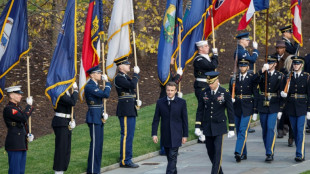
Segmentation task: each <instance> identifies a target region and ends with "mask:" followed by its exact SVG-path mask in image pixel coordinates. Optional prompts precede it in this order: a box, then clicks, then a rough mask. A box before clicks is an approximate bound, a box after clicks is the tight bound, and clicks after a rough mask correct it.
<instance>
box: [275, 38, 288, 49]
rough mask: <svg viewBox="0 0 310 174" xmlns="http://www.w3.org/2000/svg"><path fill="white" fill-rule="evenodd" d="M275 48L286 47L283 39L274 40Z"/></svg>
mask: <svg viewBox="0 0 310 174" xmlns="http://www.w3.org/2000/svg"><path fill="white" fill-rule="evenodd" d="M276 48H286V45H285V41H284V40H278V41H277V42H276Z"/></svg>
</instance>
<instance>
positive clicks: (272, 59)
mask: <svg viewBox="0 0 310 174" xmlns="http://www.w3.org/2000/svg"><path fill="white" fill-rule="evenodd" d="M267 63H268V64H273V63H278V58H277V57H276V56H275V55H268V56H267Z"/></svg>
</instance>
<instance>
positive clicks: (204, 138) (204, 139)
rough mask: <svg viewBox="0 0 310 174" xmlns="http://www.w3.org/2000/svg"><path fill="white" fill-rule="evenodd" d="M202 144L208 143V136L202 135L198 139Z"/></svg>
mask: <svg viewBox="0 0 310 174" xmlns="http://www.w3.org/2000/svg"><path fill="white" fill-rule="evenodd" d="M198 139H199V140H200V141H201V142H204V141H206V136H205V135H204V134H201V135H200V136H199V138H198Z"/></svg>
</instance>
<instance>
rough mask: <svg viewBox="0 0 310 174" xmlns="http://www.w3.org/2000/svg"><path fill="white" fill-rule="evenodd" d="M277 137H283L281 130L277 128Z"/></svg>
mask: <svg viewBox="0 0 310 174" xmlns="http://www.w3.org/2000/svg"><path fill="white" fill-rule="evenodd" d="M277 138H283V130H278V136H277Z"/></svg>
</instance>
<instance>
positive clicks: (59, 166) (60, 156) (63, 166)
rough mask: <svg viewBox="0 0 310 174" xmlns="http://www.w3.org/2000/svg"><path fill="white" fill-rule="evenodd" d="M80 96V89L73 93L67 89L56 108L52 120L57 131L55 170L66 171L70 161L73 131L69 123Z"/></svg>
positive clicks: (55, 131)
mask: <svg viewBox="0 0 310 174" xmlns="http://www.w3.org/2000/svg"><path fill="white" fill-rule="evenodd" d="M77 98H78V91H77V90H75V91H74V92H73V93H72V94H71V95H70V93H69V92H68V91H67V92H66V93H65V94H64V95H63V96H61V97H60V99H59V101H58V103H57V108H56V109H54V111H55V116H54V118H53V120H52V127H53V130H54V133H55V153H54V165H53V170H55V171H66V170H67V169H68V165H69V162H70V154H71V137H72V131H71V130H69V128H68V125H69V122H70V121H71V112H72V107H73V106H75V104H76V102H77Z"/></svg>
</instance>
